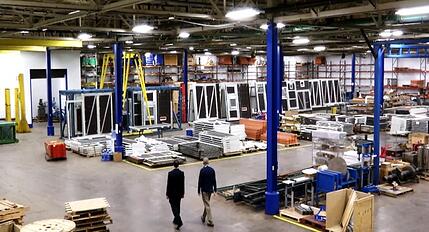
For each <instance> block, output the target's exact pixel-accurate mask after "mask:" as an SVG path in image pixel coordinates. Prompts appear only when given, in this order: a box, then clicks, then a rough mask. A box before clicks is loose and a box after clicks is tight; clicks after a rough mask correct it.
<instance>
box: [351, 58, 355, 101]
mask: <svg viewBox="0 0 429 232" xmlns="http://www.w3.org/2000/svg"><path fill="white" fill-rule="evenodd" d="M355 88H356V54H355V53H353V55H352V91H351V98H353V97H354V96H355Z"/></svg>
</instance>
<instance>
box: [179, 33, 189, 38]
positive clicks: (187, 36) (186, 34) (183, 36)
mask: <svg viewBox="0 0 429 232" xmlns="http://www.w3.org/2000/svg"><path fill="white" fill-rule="evenodd" d="M190 35H191V34H189V33H188V32H186V31H182V32H180V34H179V38H182V39H186V38H189V36H190Z"/></svg>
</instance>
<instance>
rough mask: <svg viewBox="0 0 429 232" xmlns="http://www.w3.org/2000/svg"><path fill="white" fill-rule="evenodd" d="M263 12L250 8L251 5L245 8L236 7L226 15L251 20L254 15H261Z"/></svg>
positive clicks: (231, 17) (233, 18)
mask: <svg viewBox="0 0 429 232" xmlns="http://www.w3.org/2000/svg"><path fill="white" fill-rule="evenodd" d="M260 13H261V12H260V11H259V10H256V9H253V8H250V7H245V8H237V9H234V10H232V11H230V12H228V13H227V14H226V15H225V17H227V18H228V19H231V20H236V21H239V20H250V19H252V18H253V17H255V16H257V15H259V14H260Z"/></svg>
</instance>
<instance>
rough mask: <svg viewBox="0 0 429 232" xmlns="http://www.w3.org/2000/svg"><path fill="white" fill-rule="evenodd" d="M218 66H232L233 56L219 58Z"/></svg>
mask: <svg viewBox="0 0 429 232" xmlns="http://www.w3.org/2000/svg"><path fill="white" fill-rule="evenodd" d="M218 64H220V65H231V64H232V56H229V55H227V56H218Z"/></svg>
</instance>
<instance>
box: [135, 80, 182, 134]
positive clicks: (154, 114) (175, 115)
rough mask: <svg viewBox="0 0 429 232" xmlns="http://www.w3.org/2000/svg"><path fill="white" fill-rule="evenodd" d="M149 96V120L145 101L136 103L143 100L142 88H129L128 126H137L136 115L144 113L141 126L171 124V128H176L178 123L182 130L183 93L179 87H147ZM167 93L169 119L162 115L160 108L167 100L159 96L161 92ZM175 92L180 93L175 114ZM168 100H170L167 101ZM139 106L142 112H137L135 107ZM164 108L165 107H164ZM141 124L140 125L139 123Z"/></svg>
mask: <svg viewBox="0 0 429 232" xmlns="http://www.w3.org/2000/svg"><path fill="white" fill-rule="evenodd" d="M146 91H147V95H148V105H149V109H150V110H151V113H150V119H151V120H149V118H148V115H147V112H146V105H145V101H142V100H140V101H136V97H137V99H138V98H139V97H140V99H141V94H142V91H141V88H140V87H129V88H127V95H128V104H127V114H128V120H129V123H128V126H135V125H136V124H135V121H136V114H138V112H140V114H139V115H141V114H142V113H143V116H142V117H141V125H148V124H154V125H156V124H158V123H165V122H167V123H169V124H171V126H172V127H173V126H174V122H176V123H177V126H178V128H179V129H181V128H182V107H181V103H182V91H181V89H180V87H177V86H147V87H146ZM163 91H167V92H168V93H169V94H170V98H169V99H170V115H169V117H168V116H167V115H165V114H163V113H160V106H161V104H163V103H164V102H163V100H165V99H159V97H158V95H160V93H161V92H163ZM173 91H178V107H177V112H174V107H173V105H174V103H173V102H174V99H173V94H172V93H173ZM167 100H168V99H167ZM136 104H138V105H141V107H140V111H138V110H137V112H136V110H135V108H134V106H135V105H136ZM162 107H164V105H163V106H162ZM139 124H140V123H139Z"/></svg>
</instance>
